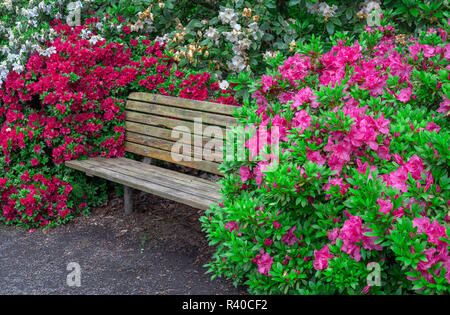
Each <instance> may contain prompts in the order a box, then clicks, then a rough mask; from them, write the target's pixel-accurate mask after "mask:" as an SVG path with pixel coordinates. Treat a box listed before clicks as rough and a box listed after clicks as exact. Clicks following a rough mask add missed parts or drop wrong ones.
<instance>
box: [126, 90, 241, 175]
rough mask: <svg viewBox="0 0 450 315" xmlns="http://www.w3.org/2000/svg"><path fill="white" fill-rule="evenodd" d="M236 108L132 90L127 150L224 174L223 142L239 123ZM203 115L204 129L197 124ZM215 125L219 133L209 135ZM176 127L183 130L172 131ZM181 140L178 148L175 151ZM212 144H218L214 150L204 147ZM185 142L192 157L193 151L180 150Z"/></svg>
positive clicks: (127, 120) (128, 118)
mask: <svg viewBox="0 0 450 315" xmlns="http://www.w3.org/2000/svg"><path fill="white" fill-rule="evenodd" d="M235 108H236V107H235V106H232V105H225V104H216V103H210V102H201V101H195V100H188V99H182V98H177V97H170V96H164V95H157V94H150V93H143V92H134V93H131V94H130V95H129V97H128V101H127V104H126V113H125V114H126V135H125V151H127V152H132V153H135V154H138V155H142V156H147V157H152V158H156V159H159V160H163V161H167V162H172V163H175V164H180V165H184V166H188V167H192V168H195V169H199V170H203V171H207V172H210V173H215V174H220V172H219V171H218V166H219V165H220V163H221V162H222V148H221V147H220V146H219V144H221V143H222V140H221V139H223V138H224V137H225V136H226V127H227V126H230V125H235V124H236V119H235V118H234V117H232V116H231V115H232V114H233V112H234V110H235ZM200 118H201V122H202V125H201V128H200V125H199V124H198V123H197V122H198V119H200ZM211 126H214V128H213V130H215V131H217V132H218V134H217V133H213V134H210V135H205V134H204V132H205V129H207V128H208V127H211ZM174 128H177V130H180V131H181V132H178V134H175V133H172V131H173V129H174ZM208 130H209V131H211V128H208ZM177 142H178V150H174V152H173V153H172V152H171V151H172V148H173V145H174V144H175V143H177ZM208 143H209V144H210V145H211V144H212V143H216V144H217V145H216V146H213V148H212V152H209V151H208V150H203V148H204V147H205V145H206V144H208ZM183 144H185V145H186V147H187V148H189V149H190V151H191V152H190V153H191V154H190V156H189V154H188V153H189V152H188V153H186V152H184V150H181V149H179V147H180V146H182V145H183ZM201 146H203V147H201ZM174 158H175V159H174Z"/></svg>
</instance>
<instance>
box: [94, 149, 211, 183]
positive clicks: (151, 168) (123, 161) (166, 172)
mask: <svg viewBox="0 0 450 315" xmlns="http://www.w3.org/2000/svg"><path fill="white" fill-rule="evenodd" d="M89 160H101V161H104V160H108V161H111V163H114V164H115V163H117V164H118V165H124V166H125V165H129V164H130V163H139V162H137V161H134V160H131V159H127V158H124V157H121V158H114V159H106V158H101V157H95V158H90V159H89ZM139 168H140V169H142V170H145V171H146V172H150V173H158V174H160V175H161V176H170V177H171V178H177V179H178V180H180V181H186V180H189V179H191V178H195V181H197V182H199V183H203V185H204V186H203V187H210V189H212V190H214V191H216V190H217V189H218V188H219V184H218V183H215V182H212V181H210V180H207V179H203V178H200V177H193V176H191V175H188V174H185V173H181V172H178V171H174V170H171V169H167V168H163V167H159V166H155V165H151V164H146V165H141V164H139ZM211 184H212V186H213V187H211Z"/></svg>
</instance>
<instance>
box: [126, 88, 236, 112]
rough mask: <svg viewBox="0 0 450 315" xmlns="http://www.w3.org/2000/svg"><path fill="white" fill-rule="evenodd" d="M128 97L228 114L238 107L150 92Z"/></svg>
mask: <svg viewBox="0 0 450 315" xmlns="http://www.w3.org/2000/svg"><path fill="white" fill-rule="evenodd" d="M128 99H131V100H136V101H143V102H148V103H156V104H163V105H169V106H174V107H182V108H186V109H194V110H199V111H204V112H210V113H220V114H225V115H230V116H231V115H233V113H234V110H235V109H236V108H238V107H237V106H233V105H226V104H219V103H212V102H203V101H196V100H189V99H185V98H179V97H173V96H165V95H158V94H151V93H145V92H133V93H131V94H130V95H129V96H128Z"/></svg>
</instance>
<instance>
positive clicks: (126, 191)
mask: <svg viewBox="0 0 450 315" xmlns="http://www.w3.org/2000/svg"><path fill="white" fill-rule="evenodd" d="M123 199H124V205H125V214H131V213H132V212H133V188H131V187H128V186H124V187H123Z"/></svg>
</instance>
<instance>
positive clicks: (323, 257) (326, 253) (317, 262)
mask: <svg viewBox="0 0 450 315" xmlns="http://www.w3.org/2000/svg"><path fill="white" fill-rule="evenodd" d="M333 257H334V255H333V254H331V253H330V248H329V247H328V245H325V246H324V247H322V248H321V249H320V250H314V262H313V267H314V269H316V270H323V269H326V268H328V259H331V258H333Z"/></svg>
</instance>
